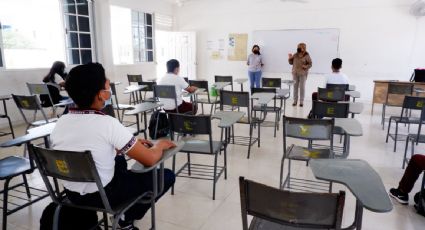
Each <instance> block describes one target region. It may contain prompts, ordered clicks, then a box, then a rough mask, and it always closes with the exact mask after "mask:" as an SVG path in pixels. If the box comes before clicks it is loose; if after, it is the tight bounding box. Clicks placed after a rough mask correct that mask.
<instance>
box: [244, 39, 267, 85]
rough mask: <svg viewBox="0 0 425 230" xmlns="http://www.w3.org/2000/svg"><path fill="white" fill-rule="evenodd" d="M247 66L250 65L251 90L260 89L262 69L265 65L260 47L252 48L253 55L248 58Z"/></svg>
mask: <svg viewBox="0 0 425 230" xmlns="http://www.w3.org/2000/svg"><path fill="white" fill-rule="evenodd" d="M246 64H247V65H248V76H249V83H250V84H251V88H254V87H255V88H260V87H261V86H260V84H261V83H260V82H261V75H262V67H263V65H264V64H263V58H262V57H261V53H260V47H259V46H258V45H254V46H253V47H252V54H250V55H249V56H248V61H247V62H246Z"/></svg>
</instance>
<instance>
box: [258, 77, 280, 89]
mask: <svg viewBox="0 0 425 230" xmlns="http://www.w3.org/2000/svg"><path fill="white" fill-rule="evenodd" d="M261 81H262V86H263V87H267V88H281V87H282V79H280V78H266V77H263V78H262V80H261Z"/></svg>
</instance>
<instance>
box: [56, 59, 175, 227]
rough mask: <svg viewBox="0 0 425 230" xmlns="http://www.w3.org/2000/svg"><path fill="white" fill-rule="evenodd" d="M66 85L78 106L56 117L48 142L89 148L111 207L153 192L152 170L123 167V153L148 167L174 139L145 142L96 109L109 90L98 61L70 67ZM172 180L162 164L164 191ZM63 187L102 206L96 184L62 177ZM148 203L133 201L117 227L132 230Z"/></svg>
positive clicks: (62, 147)
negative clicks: (141, 172) (141, 171)
mask: <svg viewBox="0 0 425 230" xmlns="http://www.w3.org/2000/svg"><path fill="white" fill-rule="evenodd" d="M65 88H66V90H67V91H68V94H69V96H70V97H71V98H72V100H73V101H74V103H75V104H76V105H77V108H76V109H72V110H70V112H69V114H66V115H63V116H61V117H60V118H59V120H58V122H57V123H56V126H55V129H54V130H53V132H52V134H51V136H50V138H51V141H52V147H53V148H54V149H58V150H67V151H86V150H89V151H90V152H91V154H92V157H93V160H94V162H95V165H96V169H97V171H98V173H99V176H100V179H101V182H102V184H103V186H104V188H105V191H106V195H107V197H108V199H109V202H110V203H111V205H112V206H116V205H118V204H120V203H123V202H125V201H126V200H128V199H129V198H132V197H136V196H139V195H141V194H143V193H145V192H147V191H152V172H149V173H143V174H138V173H133V172H131V171H129V170H127V162H126V160H125V158H124V154H126V155H127V156H129V157H130V158H132V159H134V160H136V161H138V162H140V163H142V164H143V165H145V166H152V165H154V164H155V163H156V162H158V161H159V160H160V159H161V157H162V154H163V151H164V150H167V149H170V148H172V147H174V144H173V143H172V142H171V141H168V140H162V141H159V142H157V143H156V144H155V145H153V144H152V143H151V142H150V141H147V140H142V139H136V138H135V137H134V136H133V135H132V134H131V133H130V132H129V131H128V130H127V129H126V128H125V127H124V126H123V125H122V124H121V123H120V122H119V121H118V120H117V119H115V118H113V117H111V116H107V115H104V114H103V113H102V112H100V111H101V110H102V108H104V106H105V104H106V103H107V101H108V100H109V99H110V97H111V94H112V93H111V88H110V84H109V80H107V79H106V76H105V70H104V69H103V67H102V65H101V64H98V63H89V64H85V65H80V66H77V67H75V68H73V69H72V70H71V71H70V73H69V75H68V78H67V81H66V83H65ZM174 181H175V175H174V173H173V172H172V171H171V170H169V169H166V170H165V180H164V182H165V189H164V193H165V192H166V191H167V190H168V189H169V188H170V187H171V186H172V185H173V184H174ZM63 186H64V187H65V192H66V194H67V197H68V198H69V199H70V200H71V201H72V202H73V203H75V204H80V205H90V206H102V205H103V204H102V200H101V197H100V195H99V192H98V189H97V186H96V185H95V183H76V182H68V181H64V182H63ZM161 195H162V194H161ZM149 208H150V205H149V204H135V205H134V206H133V207H131V208H130V209H129V210H127V211H126V212H125V214H124V218H123V219H121V220H120V221H119V225H120V227H121V228H122V229H126V230H137V229H138V228H136V227H134V225H133V222H134V220H137V219H141V218H142V217H143V216H144V214H145V213H146V212H147V211H148V209H149Z"/></svg>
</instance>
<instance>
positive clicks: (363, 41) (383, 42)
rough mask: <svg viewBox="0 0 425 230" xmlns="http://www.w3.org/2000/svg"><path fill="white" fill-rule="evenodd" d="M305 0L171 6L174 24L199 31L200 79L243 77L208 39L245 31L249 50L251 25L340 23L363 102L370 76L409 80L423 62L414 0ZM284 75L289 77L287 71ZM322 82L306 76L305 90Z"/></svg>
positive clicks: (423, 29) (242, 68)
mask: <svg viewBox="0 0 425 230" xmlns="http://www.w3.org/2000/svg"><path fill="white" fill-rule="evenodd" d="M306 1H307V2H309V3H307V4H302V3H294V2H291V1H288V2H281V1H280V0H215V1H208V0H193V1H188V2H187V3H186V4H185V5H184V6H182V7H176V8H175V17H176V29H177V30H179V31H196V32H197V37H198V39H197V42H198V44H197V46H198V49H197V51H198V78H208V79H212V78H213V76H214V75H219V74H232V75H233V76H234V78H238V77H246V75H247V74H246V71H247V68H246V64H245V62H229V61H225V60H222V61H213V60H211V59H210V58H209V57H208V55H207V52H206V44H207V40H209V39H218V38H226V39H227V36H228V34H229V33H248V34H249V41H248V49H250V48H251V47H252V45H253V44H251V42H250V40H251V35H252V31H254V30H279V29H311V28H339V29H340V31H341V34H340V47H339V50H340V56H341V58H342V59H343V61H344V64H343V71H344V72H345V73H347V75H349V78H350V80H351V81H352V83H353V84H355V85H356V86H357V89H358V90H359V91H360V92H361V93H362V98H361V99H362V101H365V102H370V101H371V100H372V93H373V80H375V79H376V80H378V79H398V80H408V79H409V77H410V75H411V72H412V69H413V68H416V67H425V42H424V41H425V17H423V18H420V19H417V18H415V17H413V16H411V15H409V13H408V12H409V7H410V4H411V3H413V2H414V1H413V0H374V1H370V0H345V1H341V0H320V1H318V0H306ZM295 49H296V47H294V50H295ZM307 49H308V48H307ZM282 55H285V56H286V55H287V54H282ZM265 64H267V63H265ZM313 64H314V60H313ZM329 65H330V64H329ZM265 75H268V76H276V74H270V73H265ZM278 75H282V74H278ZM283 75H284V76H286V77H287V78H290V74H288V73H283ZM323 82H324V77H323V76H310V77H309V79H308V82H307V95H309V94H310V93H311V92H313V91H315V89H317V86H319V85H322V84H323Z"/></svg>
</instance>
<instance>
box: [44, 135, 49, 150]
mask: <svg viewBox="0 0 425 230" xmlns="http://www.w3.org/2000/svg"><path fill="white" fill-rule="evenodd" d="M43 139H44V146H45V147H46V149H49V148H50V142H49V137H48V136H45V137H44V138H43Z"/></svg>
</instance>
